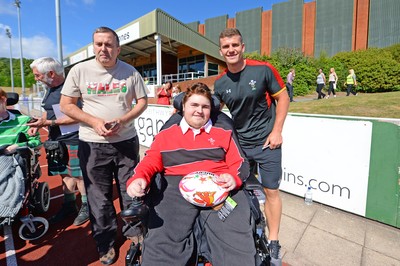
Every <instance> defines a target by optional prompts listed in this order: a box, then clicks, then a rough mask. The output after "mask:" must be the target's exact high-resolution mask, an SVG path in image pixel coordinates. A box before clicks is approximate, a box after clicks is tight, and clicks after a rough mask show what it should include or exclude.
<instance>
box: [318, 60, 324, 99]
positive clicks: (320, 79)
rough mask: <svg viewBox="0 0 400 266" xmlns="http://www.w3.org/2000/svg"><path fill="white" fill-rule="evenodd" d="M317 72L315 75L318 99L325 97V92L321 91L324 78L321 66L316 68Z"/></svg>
mask: <svg viewBox="0 0 400 266" xmlns="http://www.w3.org/2000/svg"><path fill="white" fill-rule="evenodd" d="M318 72H319V74H318V76H317V93H318V99H323V98H325V96H326V94H325V93H323V92H322V89H323V88H324V87H325V83H326V78H325V74H324V72H322V68H320V69H319V70H318Z"/></svg>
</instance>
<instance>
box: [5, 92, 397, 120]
mask: <svg viewBox="0 0 400 266" xmlns="http://www.w3.org/2000/svg"><path fill="white" fill-rule="evenodd" d="M3 89H5V90H6V91H11V88H3ZM295 89H296V88H295ZM20 90H21V88H16V91H17V92H19V93H21V92H20ZM27 92H29V91H27ZM324 93H325V94H327V92H326V91H324ZM336 94H337V97H336V98H333V96H332V95H331V97H330V98H329V99H321V100H317V94H316V93H314V94H310V95H307V96H304V97H295V99H294V100H295V102H292V103H290V107H289V112H291V113H306V114H326V115H343V116H363V117H380V118H398V119H400V91H397V92H385V93H359V94H358V96H353V95H352V94H351V95H350V96H349V97H346V93H345V92H336Z"/></svg>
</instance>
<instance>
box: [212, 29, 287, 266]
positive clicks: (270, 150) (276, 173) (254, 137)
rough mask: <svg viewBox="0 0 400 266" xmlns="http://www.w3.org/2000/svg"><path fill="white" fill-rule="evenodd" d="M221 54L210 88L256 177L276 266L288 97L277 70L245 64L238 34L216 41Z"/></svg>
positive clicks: (226, 34) (233, 32)
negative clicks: (222, 67)
mask: <svg viewBox="0 0 400 266" xmlns="http://www.w3.org/2000/svg"><path fill="white" fill-rule="evenodd" d="M219 42H220V54H221V56H223V57H224V59H225V62H226V64H227V67H228V69H227V70H226V71H225V72H224V73H223V74H221V75H220V76H219V77H218V79H217V80H216V81H215V84H214V94H215V95H216V96H217V97H218V98H219V99H220V100H221V103H224V104H226V106H227V107H228V108H229V111H230V113H231V114H232V118H233V121H234V125H235V128H236V130H237V132H238V136H239V142H240V144H241V146H242V148H243V150H244V152H245V154H246V157H247V158H248V159H249V161H250V163H251V164H252V165H253V166H255V165H256V163H258V167H259V168H258V173H259V177H260V178H261V181H262V185H263V186H264V191H265V193H266V201H265V205H264V211H265V215H266V217H267V223H268V231H269V236H268V243H269V244H268V245H269V250H270V255H271V265H281V264H282V259H281V255H280V247H281V246H280V244H279V240H278V233H279V225H280V220H281V215H282V201H281V198H280V195H279V184H280V181H281V178H282V152H281V145H282V129H283V124H284V122H285V118H286V115H287V111H288V108H289V97H288V94H287V93H286V87H285V84H284V82H283V80H282V78H281V77H280V75H279V73H278V71H277V70H276V69H275V68H274V67H273V66H272V65H270V64H269V63H267V62H260V61H256V60H250V59H246V60H245V59H244V58H243V53H244V50H245V45H244V43H243V41H242V35H241V33H240V32H239V30H238V29H235V28H227V29H225V30H223V31H222V32H221V34H220V36H219Z"/></svg>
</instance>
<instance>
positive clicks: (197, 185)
mask: <svg viewBox="0 0 400 266" xmlns="http://www.w3.org/2000/svg"><path fill="white" fill-rule="evenodd" d="M179 191H180V192H181V194H182V196H183V197H184V198H185V199H186V200H187V201H188V202H190V203H192V204H194V205H196V206H199V207H213V206H216V205H218V204H220V203H221V202H223V201H224V200H225V199H226V197H228V195H229V191H227V190H226V189H225V188H223V187H221V185H220V184H218V182H217V175H215V174H213V173H210V172H204V171H197V172H192V173H190V174H188V175H186V176H184V177H183V178H182V179H181V181H180V182H179Z"/></svg>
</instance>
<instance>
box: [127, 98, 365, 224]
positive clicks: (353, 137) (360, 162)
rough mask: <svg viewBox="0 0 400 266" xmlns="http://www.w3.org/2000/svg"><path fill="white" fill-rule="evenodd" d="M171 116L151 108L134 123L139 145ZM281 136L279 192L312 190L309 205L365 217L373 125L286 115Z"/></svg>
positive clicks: (147, 141)
mask: <svg viewBox="0 0 400 266" xmlns="http://www.w3.org/2000/svg"><path fill="white" fill-rule="evenodd" d="M172 112H173V108H172V107H171V106H158V105H150V106H149V107H148V108H147V109H146V111H145V112H144V113H143V114H142V115H141V116H140V117H139V118H138V119H136V120H135V125H136V130H137V131H138V136H139V141H140V144H141V145H144V146H146V147H149V146H150V145H151V142H152V141H153V138H154V136H155V135H156V134H157V133H158V132H159V130H160V129H161V127H162V126H163V125H164V123H165V121H167V119H168V118H169V117H170V116H171V114H172ZM228 114H229V113H228ZM282 134H283V141H284V142H283V147H282V170H283V173H282V181H281V185H280V189H281V190H282V191H286V192H289V193H292V194H295V195H298V196H301V197H303V196H304V194H305V192H306V189H307V187H308V186H311V187H312V188H313V200H314V201H317V202H320V203H323V204H326V205H329V206H333V207H336V208H338V209H341V210H345V211H348V212H352V213H355V214H358V215H362V216H365V209H366V200H367V189H368V176H369V162H370V151H371V138H372V122H369V121H355V120H343V119H342V120H340V119H334V118H322V117H302V116H293V115H288V116H287V118H286V121H285V126H284V128H283V133H282Z"/></svg>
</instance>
